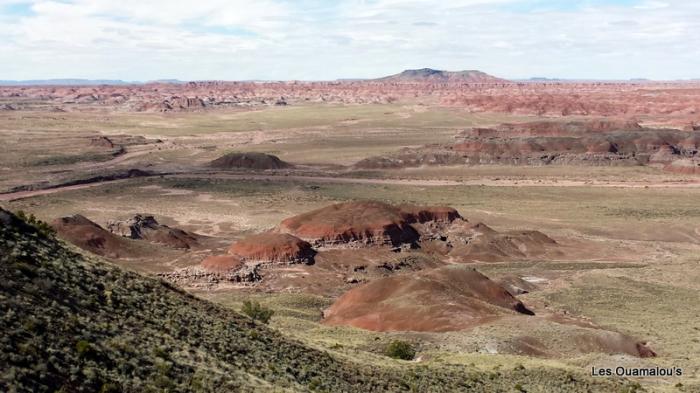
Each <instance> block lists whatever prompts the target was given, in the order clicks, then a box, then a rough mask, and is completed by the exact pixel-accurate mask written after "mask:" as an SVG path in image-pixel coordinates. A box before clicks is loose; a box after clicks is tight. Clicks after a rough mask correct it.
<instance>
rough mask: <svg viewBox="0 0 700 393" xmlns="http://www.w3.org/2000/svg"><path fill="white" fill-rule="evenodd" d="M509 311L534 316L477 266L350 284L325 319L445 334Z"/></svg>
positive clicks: (381, 328)
mask: <svg viewBox="0 0 700 393" xmlns="http://www.w3.org/2000/svg"><path fill="white" fill-rule="evenodd" d="M512 313H520V314H525V315H534V313H533V312H532V311H530V310H529V309H528V308H527V307H525V305H524V304H523V303H522V302H520V301H519V300H518V299H516V298H515V297H513V296H512V295H511V294H510V293H508V291H507V290H505V289H504V288H503V287H501V286H500V285H498V284H496V283H495V282H493V281H491V280H490V279H489V278H488V277H486V276H484V275H483V274H481V273H479V272H477V271H476V270H473V269H471V268H468V267H464V266H447V267H442V268H438V269H431V270H427V271H423V272H419V273H414V274H402V275H396V276H390V277H385V278H382V279H378V280H374V281H371V282H369V283H367V284H364V285H361V286H359V287H356V288H353V289H351V290H349V291H348V292H346V293H345V294H344V295H342V296H341V297H340V298H338V300H336V302H335V303H333V305H332V306H331V307H330V308H328V309H327V310H326V311H325V312H324V319H323V323H324V324H326V325H334V326H338V325H347V326H354V327H358V328H361V329H367V330H374V331H421V332H445V331H456V330H463V329H466V328H470V327H473V326H475V325H478V324H480V323H483V322H486V321H488V320H489V319H492V318H494V317H498V316H501V315H505V314H512Z"/></svg>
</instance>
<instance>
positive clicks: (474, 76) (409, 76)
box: [375, 68, 510, 83]
mask: <svg viewBox="0 0 700 393" xmlns="http://www.w3.org/2000/svg"><path fill="white" fill-rule="evenodd" d="M375 80H376V81H382V82H399V83H401V82H403V83H410V82H432V83H510V82H509V81H507V80H505V79H500V78H497V77H495V76H492V75H489V74H487V73H485V72H481V71H477V70H468V71H442V70H434V69H432V68H421V69H417V70H405V71H403V72H401V73H399V74H395V75H390V76H385V77H383V78H379V79H375Z"/></svg>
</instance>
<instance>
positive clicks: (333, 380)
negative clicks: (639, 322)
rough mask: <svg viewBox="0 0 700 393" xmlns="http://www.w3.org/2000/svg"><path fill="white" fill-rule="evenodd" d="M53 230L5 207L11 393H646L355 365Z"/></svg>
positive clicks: (611, 385)
mask: <svg viewBox="0 0 700 393" xmlns="http://www.w3.org/2000/svg"><path fill="white" fill-rule="evenodd" d="M45 232H46V229H45V228H43V229H42V230H39V229H37V228H35V227H34V226H31V225H29V224H27V223H25V222H24V221H22V220H20V219H19V218H17V217H16V216H14V215H12V214H11V213H9V212H7V211H5V210H2V209H0V313H1V315H2V319H1V320H0V330H2V331H3V335H2V338H1V339H0V340H1V341H0V345H1V346H2V348H1V351H0V390H1V391H6V392H14V391H16V392H29V391H32V392H46V391H51V392H53V391H62V392H74V391H77V392H93V391H101V392H119V391H125V392H147V391H161V392H162V391H168V392H176V391H182V392H184V391H194V392H197V391H333V392H338V391H343V392H354V391H356V392H373V391H377V392H378V391H436V392H437V391H476V392H479V391H484V392H485V391H489V392H493V391H512V390H513V389H514V388H520V389H526V390H527V391H531V392H534V391H554V390H556V391H571V392H578V391H634V385H629V386H628V385H625V383H624V381H613V380H596V381H592V380H589V379H586V378H585V377H582V376H578V375H572V374H571V373H566V372H563V371H558V370H545V369H535V370H525V369H523V368H518V369H516V370H512V371H498V372H492V373H489V374H484V373H476V372H474V371H473V370H469V369H465V368H463V367H445V366H443V367H440V369H437V368H433V367H429V366H413V365H411V364H409V363H403V362H400V363H399V362H398V361H397V363H396V364H390V363H386V362H385V363H381V367H376V365H359V364H355V363H353V362H352V361H350V360H347V359H339V358H337V357H336V356H334V355H331V354H329V353H326V352H322V351H318V350H315V349H311V348H308V347H305V346H303V345H301V344H300V343H297V342H295V341H293V340H290V339H287V338H285V337H283V336H281V335H280V334H278V333H276V332H274V331H272V330H270V329H268V328H266V327H262V326H258V325H252V324H251V323H250V322H249V321H248V320H247V319H245V318H244V317H243V316H241V315H239V314H237V313H235V312H232V311H229V310H226V309H223V308H220V307H218V306H215V305H213V304H211V303H209V302H206V301H203V300H199V299H197V298H195V297H193V296H191V295H188V294H186V293H184V292H182V291H180V290H178V289H176V288H174V287H171V286H170V285H168V284H166V283H164V282H161V281H157V280H153V279H149V278H145V277H143V276H140V275H139V274H136V273H133V272H129V271H124V270H122V269H120V268H118V267H116V266H113V265H111V264H108V263H105V262H100V261H96V260H91V259H86V258H84V257H83V256H81V255H79V254H76V253H74V252H72V251H71V250H69V249H67V248H65V247H64V246H63V245H62V244H61V243H59V242H58V241H56V240H55V239H54V238H53V237H52V236H51V235H50V234H49V235H45V234H44V233H45ZM392 362H393V361H392ZM379 364H380V363H379V362H378V365H379Z"/></svg>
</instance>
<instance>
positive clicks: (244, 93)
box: [0, 70, 700, 125]
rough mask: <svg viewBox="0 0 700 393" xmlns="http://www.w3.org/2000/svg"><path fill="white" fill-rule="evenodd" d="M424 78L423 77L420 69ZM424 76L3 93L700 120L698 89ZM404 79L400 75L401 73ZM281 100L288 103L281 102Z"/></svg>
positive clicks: (70, 100) (151, 107)
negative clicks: (402, 104)
mask: <svg viewBox="0 0 700 393" xmlns="http://www.w3.org/2000/svg"><path fill="white" fill-rule="evenodd" d="M417 71H420V70H417ZM423 74H425V72H423V73H419V75H418V76H419V77H418V78H416V77H415V75H405V74H404V76H403V77H400V78H398V79H397V78H389V79H385V80H365V81H342V82H267V83H256V82H219V81H210V82H189V83H183V84H166V83H152V84H144V85H125V86H121V85H120V86H4V87H0V98H3V101H4V102H7V104H3V107H2V108H0V110H2V109H13V110H19V111H21V110H25V109H31V105H36V103H38V104H39V105H43V106H46V105H50V106H54V107H55V108H57V110H62V109H70V110H81V109H83V108H84V109H86V110H91V109H93V108H117V109H118V110H121V111H162V112H167V111H200V110H208V109H211V110H215V109H219V108H240V107H250V106H263V105H276V104H280V103H285V104H289V105H296V104H299V103H306V102H309V101H314V102H326V103H355V104H366V103H391V102H395V101H397V100H405V101H410V102H421V103H423V102H425V103H433V102H438V103H440V104H442V105H447V106H454V107H458V108H462V109H465V110H467V111H471V112H498V113H513V114H527V115H550V116H573V115H576V116H635V115H644V116H659V115H663V116H666V117H669V118H675V119H677V120H678V121H679V122H680V123H678V124H682V125H687V124H688V123H690V122H693V124H695V123H696V122H697V121H698V118H697V114H698V113H700V84H699V83H698V82H648V83H601V82H582V83H562V82H546V83H515V82H508V81H501V80H498V79H496V78H492V77H489V76H486V75H483V74H481V73H475V72H472V73H468V72H467V73H452V74H450V73H437V74H436V73H428V75H426V76H421V75H423ZM399 75H401V74H399ZM281 97H283V98H282V99H281Z"/></svg>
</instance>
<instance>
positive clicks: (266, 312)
mask: <svg viewBox="0 0 700 393" xmlns="http://www.w3.org/2000/svg"><path fill="white" fill-rule="evenodd" d="M241 311H242V312H243V314H245V315H247V316H249V317H250V319H251V320H252V321H253V322H255V321H260V322H262V323H269V322H270V318H272V315H273V314H274V313H275V312H274V311H273V310H271V309H269V308H267V307H265V306H263V305H262V304H260V303H259V302H256V301H251V300H246V301H244V302H243V308H241Z"/></svg>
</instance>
